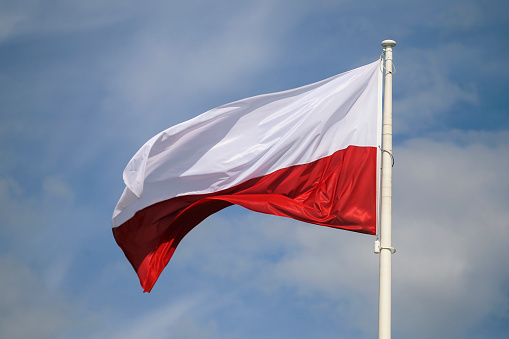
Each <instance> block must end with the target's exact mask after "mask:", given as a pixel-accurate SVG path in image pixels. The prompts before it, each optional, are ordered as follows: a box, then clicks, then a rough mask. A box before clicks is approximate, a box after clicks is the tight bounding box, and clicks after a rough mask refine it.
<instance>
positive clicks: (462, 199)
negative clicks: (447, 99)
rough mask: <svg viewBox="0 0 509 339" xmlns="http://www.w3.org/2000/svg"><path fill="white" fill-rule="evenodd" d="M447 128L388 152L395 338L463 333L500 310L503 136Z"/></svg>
mask: <svg viewBox="0 0 509 339" xmlns="http://www.w3.org/2000/svg"><path fill="white" fill-rule="evenodd" d="M452 134H453V136H449V138H448V140H444V139H442V141H433V140H429V139H414V140H408V141H407V142H405V143H404V144H403V145H402V146H400V147H397V148H396V149H395V151H394V154H395V157H396V166H395V170H394V183H395V188H394V199H395V202H394V205H393V206H394V228H393V234H394V238H395V239H394V243H395V246H396V247H397V248H398V253H397V254H396V256H394V266H393V267H394V275H395V279H394V280H393V281H394V287H393V290H394V307H395V310H396V311H395V316H394V320H393V321H394V324H395V329H396V331H397V333H399V334H400V335H401V336H402V337H409V336H412V337H413V338H430V337H437V336H447V337H467V334H468V333H470V332H472V331H473V330H474V329H476V327H480V326H481V324H482V322H483V321H484V320H485V318H487V317H489V316H492V315H497V316H499V317H507V316H508V314H507V305H508V302H509V299H508V291H507V283H508V282H509V273H507V272H505V271H503V270H502V271H501V270H500V267H507V265H508V264H509V260H508V259H507V256H501V255H500V253H503V251H504V247H505V244H506V243H507V242H508V241H509V223H508V221H507V220H509V212H508V211H507V208H506V203H507V201H508V200H509V194H508V193H507V192H509V180H508V179H507V175H505V173H506V172H507V169H508V168H509V143H508V142H507V141H508V135H509V134H508V133H507V131H503V132H494V133H486V132H480V133H479V132H459V131H456V132H455V133H452ZM442 137H444V136H443V135H442ZM445 139H447V138H445ZM494 139H498V143H495V142H494V141H493V140H494ZM467 324H468V325H467Z"/></svg>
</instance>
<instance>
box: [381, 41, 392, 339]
mask: <svg viewBox="0 0 509 339" xmlns="http://www.w3.org/2000/svg"><path fill="white" fill-rule="evenodd" d="M382 46H383V47H384V48H385V86H384V87H385V88H384V109H383V128H382V192H381V193H382V194H381V196H382V198H381V199H382V202H381V216H380V290H379V304H378V338H379V339H390V338H391V256H392V253H394V249H393V248H392V244H391V242H392V241H391V238H392V235H391V223H392V216H391V213H392V164H393V162H392V159H393V158H392V47H394V46H396V42H395V41H393V40H384V41H383V42H382Z"/></svg>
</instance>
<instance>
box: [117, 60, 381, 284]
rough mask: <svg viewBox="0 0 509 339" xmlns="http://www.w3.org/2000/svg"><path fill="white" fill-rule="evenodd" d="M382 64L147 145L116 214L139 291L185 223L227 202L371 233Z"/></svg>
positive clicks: (215, 112)
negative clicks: (137, 279) (135, 273)
mask: <svg viewBox="0 0 509 339" xmlns="http://www.w3.org/2000/svg"><path fill="white" fill-rule="evenodd" d="M379 66H380V62H379V61H376V62H373V63H370V64H368V65H365V66H362V67H359V68H356V69H354V70H351V71H348V72H345V73H342V74H339V75H336V76H333V77H331V78H328V79H325V80H322V81H319V82H317V83H314V84H310V85H306V86H303V87H299V88H296V89H292V90H287V91H283V92H278V93H271V94H265V95H259V96H255V97H251V98H247V99H243V100H239V101H235V102H233V103H230V104H226V105H223V106H220V107H217V108H214V109H212V110H210V111H208V112H205V113H203V114H201V115H199V116H197V117H195V118H193V119H191V120H188V121H186V122H183V123H181V124H178V125H176V126H173V127H170V128H169V129H167V130H165V131H163V132H161V133H159V134H157V135H156V136H154V137H153V138H152V139H150V140H149V141H148V142H147V143H145V145H143V146H142V147H141V149H140V150H139V151H138V152H137V153H136V154H135V155H134V157H133V158H132V159H131V160H130V162H129V163H128V165H127V167H126V168H125V170H124V173H123V179H124V182H125V185H126V188H125V190H124V192H123V194H122V196H121V197H120V200H119V202H118V204H117V206H116V208H115V210H114V213H113V218H112V226H113V234H114V237H115V240H116V241H117V243H118V245H119V246H120V247H121V249H122V250H123V251H124V254H125V255H126V257H127V259H128V260H129V262H130V263H131V265H132V266H133V267H134V269H135V270H136V272H137V274H138V277H139V279H140V283H141V285H142V287H143V289H144V291H146V292H149V291H150V290H151V289H152V287H153V285H154V284H155V282H156V280H157V279H158V277H159V275H160V274H161V272H162V270H163V269H164V267H165V266H166V265H167V264H168V262H169V260H170V258H171V256H172V255H173V253H174V251H175V249H176V247H177V245H178V244H179V242H180V241H181V240H182V239H183V237H184V236H185V235H186V234H187V233H188V232H189V231H191V229H193V228H194V227H195V226H196V225H198V224H199V223H200V222H201V221H203V220H204V219H205V218H207V217H208V216H209V215H211V214H213V213H215V212H218V211H220V210H221V209H223V208H225V207H227V206H230V205H232V204H236V205H240V206H243V207H245V208H247V209H250V210H252V211H256V212H261V213H266V214H272V215H277V216H284V217H289V218H293V219H297V220H300V221H304V222H308V223H314V224H318V225H323V226H330V227H335V228H340V229H345V230H350V231H355V232H361V233H367V234H375V233H376V219H377V218H376V215H377V207H376V204H377V203H376V201H377V180H378V179H377V178H378V170H377V168H378V167H379V166H378V165H377V162H378V159H379V150H378V146H379V145H380V142H379V140H380V133H379V130H380V129H379V127H378V126H379V124H380V109H379V106H380V105H379V88H380V85H379V76H380V74H381V71H380V67H379Z"/></svg>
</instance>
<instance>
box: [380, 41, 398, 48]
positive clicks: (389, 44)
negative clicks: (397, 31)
mask: <svg viewBox="0 0 509 339" xmlns="http://www.w3.org/2000/svg"><path fill="white" fill-rule="evenodd" d="M382 46H383V47H394V46H396V41H394V40H384V41H382Z"/></svg>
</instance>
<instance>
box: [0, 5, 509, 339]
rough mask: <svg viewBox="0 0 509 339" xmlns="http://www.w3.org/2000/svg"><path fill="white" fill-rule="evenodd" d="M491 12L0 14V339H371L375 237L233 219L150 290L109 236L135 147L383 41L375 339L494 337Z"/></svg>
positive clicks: (501, 89) (209, 224)
mask: <svg viewBox="0 0 509 339" xmlns="http://www.w3.org/2000/svg"><path fill="white" fill-rule="evenodd" d="M508 7H509V5H508V3H507V2H504V1H482V2H481V1H470V0H462V1H456V0H452V1H445V2H444V1H438V0H429V1H402V0H401V1H383V2H382V1H348V0H345V1H333V0H314V1H289V0H286V1H285V0H272V1H256V2H244V1H231V0H224V1H214V2H210V1H185V2H184V1H146V2H143V4H141V3H140V2H137V1H132V0H122V1H108V2H104V1H96V0H92V1H74V0H66V1H63V0H51V1H50V0H46V1H41V0H20V1H6V0H1V1H0V88H1V90H0V107H1V111H0V112H1V113H0V156H1V159H2V161H1V162H0V272H1V273H0V274H1V279H0V290H1V291H2V292H1V293H0V314H2V316H1V317H0V337H2V338H17V339H19V338H71V337H72V338H107V339H113V338H122V339H125V338H133V339H134V338H374V337H376V333H377V312H378V311H377V307H378V257H377V256H376V255H374V254H373V252H372V249H373V241H374V238H373V237H371V236H367V235H361V234H356V233H350V232H346V231H338V230H333V229H328V228H324V227H318V226H314V225H307V224H303V223H299V222H296V221H292V220H288V219H285V218H277V217H272V216H265V215H261V214H255V213H252V212H249V211H246V210H243V209H241V208H238V207H230V208H228V209H226V210H224V211H222V212H220V213H218V214H216V215H214V216H212V217H210V218H209V219H207V220H206V221H205V222H203V223H202V224H201V225H199V226H198V227H197V228H196V229H194V230H193V231H192V232H191V233H190V234H189V235H188V236H187V237H186V238H185V239H184V241H183V242H182V243H181V245H180V246H179V248H178V249H177V251H176V253H175V255H174V256H173V258H172V261H171V262H170V264H169V265H168V266H167V268H166V270H165V271H164V272H163V274H162V276H161V278H160V279H159V281H158V282H157V283H156V285H155V287H154V289H153V290H152V292H151V293H150V294H147V293H142V290H141V287H140V286H139V283H138V279H137V277H136V275H135V273H134V271H133V269H132V268H131V267H130V265H129V263H128V262H127V260H126V259H125V257H124V256H123V253H122V252H121V250H120V249H119V248H118V247H117V246H116V244H115V242H114V240H113V236H112V233H111V228H110V219H111V215H112V212H113V208H114V206H115V204H116V202H117V200H118V198H119V197H120V194H121V192H122V190H123V187H124V184H123V182H122V171H123V169H124V167H125V165H126V164H127V162H128V161H129V159H130V158H131V156H132V155H134V153H135V152H136V151H137V149H138V148H139V147H140V146H141V145H143V143H144V142H145V141H146V140H148V139H149V138H150V137H152V136H153V135H155V134H156V133H158V132H160V131H161V130H164V129H166V128H167V127H169V126H172V125H174V124H176V123H179V122H182V121H184V120H187V119H189V118H192V117H194V116H196V115H198V114H200V113H202V112H204V111H206V110H209V109H211V108H214V107H216V106H218V105H221V104H224V103H227V102H231V101H234V100H237V99H241V98H244V97H248V96H253V95H257V94H262V93H268V92H273V91H280V90H285V89H289V88H294V87H298V86H301V85H305V84H308V83H312V82H315V81H318V80H321V79H324V78H327V77H329V76H332V75H335V74H338V73H341V72H344V71H347V70H349V69H352V68H355V67H358V66H361V65H364V64H366V63H369V62H371V61H374V60H376V59H377V58H378V57H379V56H380V54H381V53H382V47H381V46H380V42H381V41H382V40H384V39H394V40H396V41H397V43H398V45H397V46H396V47H395V49H394V62H395V66H396V74H395V76H394V133H395V136H394V156H395V160H396V161H395V167H394V172H393V174H394V179H393V180H394V192H393V193H394V200H393V244H394V246H395V247H396V248H397V253H396V254H395V255H394V256H393V337H394V338H416V339H419V338H482V337H484V338H488V337H489V338H506V337H507V332H508V331H509V269H507V268H508V267H509V256H508V255H507V254H506V253H507V244H508V243H509V209H508V208H507V206H509V176H508V174H507V173H508V171H509V109H508V107H509V99H508V96H507V94H506V93H507V91H508V89H509V86H508V79H509V66H508V64H507V54H508V52H509V42H508V40H507V32H508V31H509V19H508V17H507V13H508V12H509V8H508Z"/></svg>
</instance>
